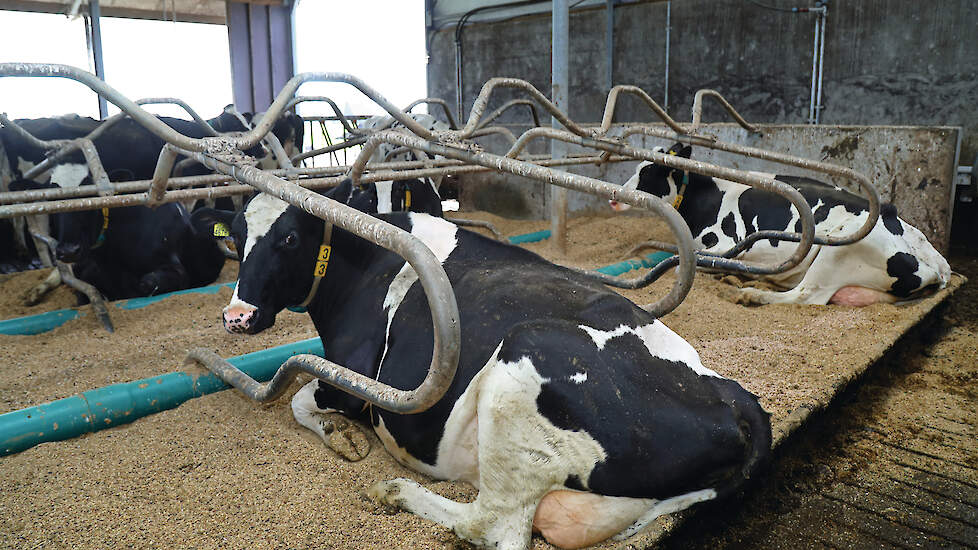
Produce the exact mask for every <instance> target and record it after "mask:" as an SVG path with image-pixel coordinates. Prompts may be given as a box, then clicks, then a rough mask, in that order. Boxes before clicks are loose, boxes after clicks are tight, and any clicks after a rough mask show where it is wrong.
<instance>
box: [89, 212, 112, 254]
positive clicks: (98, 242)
mask: <svg viewBox="0 0 978 550" xmlns="http://www.w3.org/2000/svg"><path fill="white" fill-rule="evenodd" d="M108 228H109V209H108V208H103V209H102V230H101V231H99V232H98V237H96V238H95V244H94V245H93V246H92V250H95V249H96V248H98V247H100V246H102V245H103V244H104V243H105V231H106V230H107V229H108Z"/></svg>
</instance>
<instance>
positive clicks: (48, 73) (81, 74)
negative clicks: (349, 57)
mask: <svg viewBox="0 0 978 550" xmlns="http://www.w3.org/2000/svg"><path fill="white" fill-rule="evenodd" d="M0 76H22V77H60V78H70V79H72V80H75V81H78V82H81V83H82V84H84V85H85V86H88V87H89V88H90V89H91V90H92V91H94V92H95V93H97V94H99V95H100V96H102V97H104V98H106V99H107V100H109V101H111V102H112V103H113V104H114V105H115V106H117V107H119V109H121V110H122V111H124V112H125V113H127V114H128V115H129V116H130V117H132V118H133V120H135V121H136V122H138V123H139V124H141V125H142V126H143V127H145V128H146V129H147V130H149V131H150V132H152V133H153V134H155V135H157V136H158V137H160V138H161V139H163V140H164V141H166V142H168V143H170V144H172V145H176V146H178V147H180V148H182V149H186V150H190V151H195V152H200V151H211V152H219V151H222V150H227V148H228V147H229V146H231V147H234V148H237V149H242V150H244V149H250V148H251V147H254V146H255V145H257V144H258V142H259V141H261V139H262V137H264V136H265V134H267V133H268V132H269V131H270V130H271V129H272V126H274V124H275V121H276V120H277V119H278V117H279V116H281V114H282V113H283V112H284V111H285V107H286V104H287V103H288V102H289V101H290V98H292V96H293V95H295V92H296V90H297V89H298V88H299V86H301V85H302V84H304V83H306V82H342V83H345V84H349V85H351V86H353V87H355V88H357V89H358V90H360V92H362V93H363V94H364V95H366V96H367V97H369V98H370V99H371V100H373V101H374V102H375V103H377V104H378V105H380V106H381V107H382V108H383V109H384V110H385V111H387V112H388V113H390V115H391V116H392V117H394V118H395V119H396V120H397V121H398V122H400V123H401V124H403V125H404V126H405V127H407V128H409V129H410V130H411V131H412V132H414V133H415V134H417V135H419V136H422V137H424V138H427V139H431V138H433V137H434V136H433V135H432V133H431V132H429V131H428V130H427V129H425V128H424V127H423V126H421V125H420V124H418V123H417V122H416V121H415V120H414V119H413V118H411V117H410V116H409V115H407V114H406V113H404V112H403V111H401V110H400V109H398V108H397V107H395V106H394V104H393V103H391V102H390V101H388V100H387V99H386V98H385V97H384V96H382V95H381V94H379V93H378V92H377V91H376V90H374V89H373V88H371V87H370V86H368V85H367V84H366V83H365V82H363V81H362V80H360V79H359V78H357V77H355V76H353V75H349V74H345V73H326V72H317V73H301V74H298V75H296V76H294V77H292V78H291V79H289V81H288V82H286V84H285V85H284V86H283V87H282V89H281V90H280V91H279V93H278V95H277V96H276V97H275V101H273V102H272V104H271V106H269V108H268V110H266V111H265V115H266V116H265V117H263V118H262V120H261V122H259V123H258V124H256V125H255V127H254V128H253V129H251V130H250V131H248V132H245V133H243V134H241V135H238V136H221V137H206V138H202V139H196V138H190V137H187V136H185V135H183V134H181V133H179V132H177V131H175V130H173V129H172V128H170V127H169V126H167V125H166V124H163V122H161V121H160V120H159V119H157V118H156V117H155V116H153V115H151V114H149V113H148V112H146V111H145V110H143V109H142V108H141V107H139V105H137V104H136V103H135V102H133V101H132V100H130V99H128V98H126V97H125V96H123V95H122V94H121V93H119V92H118V91H117V90H116V89H114V88H112V87H111V86H109V85H108V84H106V83H105V82H103V81H102V80H100V79H99V78H98V77H96V76H95V75H93V74H91V73H89V72H87V71H83V70H81V69H78V68H76V67H71V66H69V65H55V64H45V63H0Z"/></svg>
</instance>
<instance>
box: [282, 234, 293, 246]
mask: <svg viewBox="0 0 978 550" xmlns="http://www.w3.org/2000/svg"><path fill="white" fill-rule="evenodd" d="M295 241H296V236H295V233H289V234H288V235H286V236H285V239H284V240H283V241H282V244H284V245H285V246H295Z"/></svg>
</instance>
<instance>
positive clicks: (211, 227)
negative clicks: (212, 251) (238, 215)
mask: <svg viewBox="0 0 978 550" xmlns="http://www.w3.org/2000/svg"><path fill="white" fill-rule="evenodd" d="M234 215H235V213H234V212H231V211H229V210H217V209H215V208H199V209H197V210H194V211H193V213H192V214H190V224H191V225H192V226H193V227H194V230H195V231H196V232H197V233H198V234H200V235H210V236H212V237H214V238H215V239H226V238H228V237H230V236H231V222H232V221H233V220H234Z"/></svg>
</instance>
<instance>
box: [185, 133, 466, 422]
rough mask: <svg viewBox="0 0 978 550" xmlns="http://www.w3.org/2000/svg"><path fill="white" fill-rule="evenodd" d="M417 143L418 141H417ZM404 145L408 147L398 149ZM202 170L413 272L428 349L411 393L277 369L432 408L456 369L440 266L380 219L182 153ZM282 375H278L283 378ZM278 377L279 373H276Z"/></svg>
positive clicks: (378, 400) (398, 404)
mask: <svg viewBox="0 0 978 550" xmlns="http://www.w3.org/2000/svg"><path fill="white" fill-rule="evenodd" d="M419 141H423V140H419ZM404 145H410V144H404ZM183 153H184V154H187V155H189V156H192V157H193V158H196V159H197V160H198V162H201V163H202V164H204V165H205V166H207V167H209V168H211V169H213V170H218V171H220V172H224V173H226V174H229V175H232V176H234V178H235V179H237V180H238V181H241V182H244V183H247V184H249V185H253V186H254V187H257V188H258V189H260V190H261V191H263V192H265V193H268V194H270V195H273V196H275V197H278V198H280V199H282V200H284V201H286V202H288V203H289V204H292V205H294V206H296V207H298V208H301V209H302V210H304V211H306V212H308V213H309V214H312V215H313V216H316V217H317V218H320V219H322V220H325V221H326V222H327V223H332V224H335V225H337V226H338V227H341V228H343V229H345V230H347V231H349V232H351V233H354V234H356V235H358V236H360V237H362V238H364V239H366V240H368V241H370V242H372V243H374V244H376V245H378V246H381V247H383V248H386V249H387V250H390V251H391V252H394V253H395V254H397V255H399V256H401V257H402V258H404V259H405V260H406V261H407V263H408V264H410V265H411V267H412V268H414V270H415V272H416V273H417V275H418V280H419V281H420V282H421V286H422V288H423V289H424V293H425V297H426V298H427V300H428V307H429V308H430V310H431V319H432V325H433V334H434V348H433V353H432V357H431V363H430V365H429V367H428V372H427V374H426V376H425V379H424V381H423V382H422V383H421V385H419V386H418V387H417V388H416V389H414V390H399V389H396V388H392V387H390V386H388V385H386V384H381V383H380V382H377V381H376V380H372V379H370V378H366V377H364V376H363V375H360V374H359V373H356V372H354V371H351V370H349V369H347V368H345V367H342V366H340V365H337V364H335V363H332V362H329V361H327V360H325V359H322V358H319V357H312V356H305V357H301V358H299V359H295V360H290V361H288V362H286V364H285V365H283V367H282V370H284V371H286V374H287V373H288V372H290V371H291V370H292V369H299V370H305V371H306V372H315V373H316V375H317V376H318V377H320V379H322V380H324V381H325V382H327V383H329V384H331V385H333V386H336V387H337V388H339V389H341V390H343V391H345V392H347V393H350V394H351V395H355V396H357V397H359V398H361V399H364V400H365V401H368V402H370V403H372V404H374V405H376V406H378V407H380V408H382V409H385V410H389V411H392V412H396V413H402V414H411V413H418V412H421V411H424V410H426V409H428V408H429V407H431V406H432V405H433V404H435V403H436V402H437V401H438V400H439V399H440V398H441V396H442V395H444V393H445V391H447V389H448V386H449V385H450V384H451V382H452V379H453V378H454V376H455V369H456V367H457V366H458V357H459V345H460V342H459V340H460V330H459V316H458V305H457V304H456V302H455V294H454V292H453V290H452V286H451V282H450V281H449V280H448V276H447V275H445V270H444V269H443V268H442V266H441V263H440V262H439V261H438V259H437V258H435V256H434V254H432V252H431V250H429V249H428V247H427V246H425V244H424V243H422V242H421V241H420V240H419V239H418V238H417V237H415V236H413V235H411V234H410V233H407V232H405V231H404V230H402V229H400V228H398V227H395V226H393V225H391V224H389V223H387V222H385V221H383V220H380V219H377V218H374V217H373V216H370V215H368V214H364V213H362V212H360V211H358V210H356V209H354V208H351V207H349V206H347V205H345V204H342V203H339V202H336V201H333V200H331V199H327V198H326V197H323V196H322V195H318V194H316V193H314V192H312V191H309V190H308V189H304V188H302V187H299V186H298V185H295V184H291V183H289V182H287V181H284V180H281V179H279V178H277V177H275V176H271V175H269V174H266V173H264V172H262V171H261V170H259V169H256V168H253V167H250V166H234V165H231V164H228V163H226V162H223V161H221V160H218V159H215V158H213V157H210V156H208V155H205V154H202V153H193V152H190V151H185V152H183ZM284 375H285V374H282V376H284ZM277 376H279V374H277Z"/></svg>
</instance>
